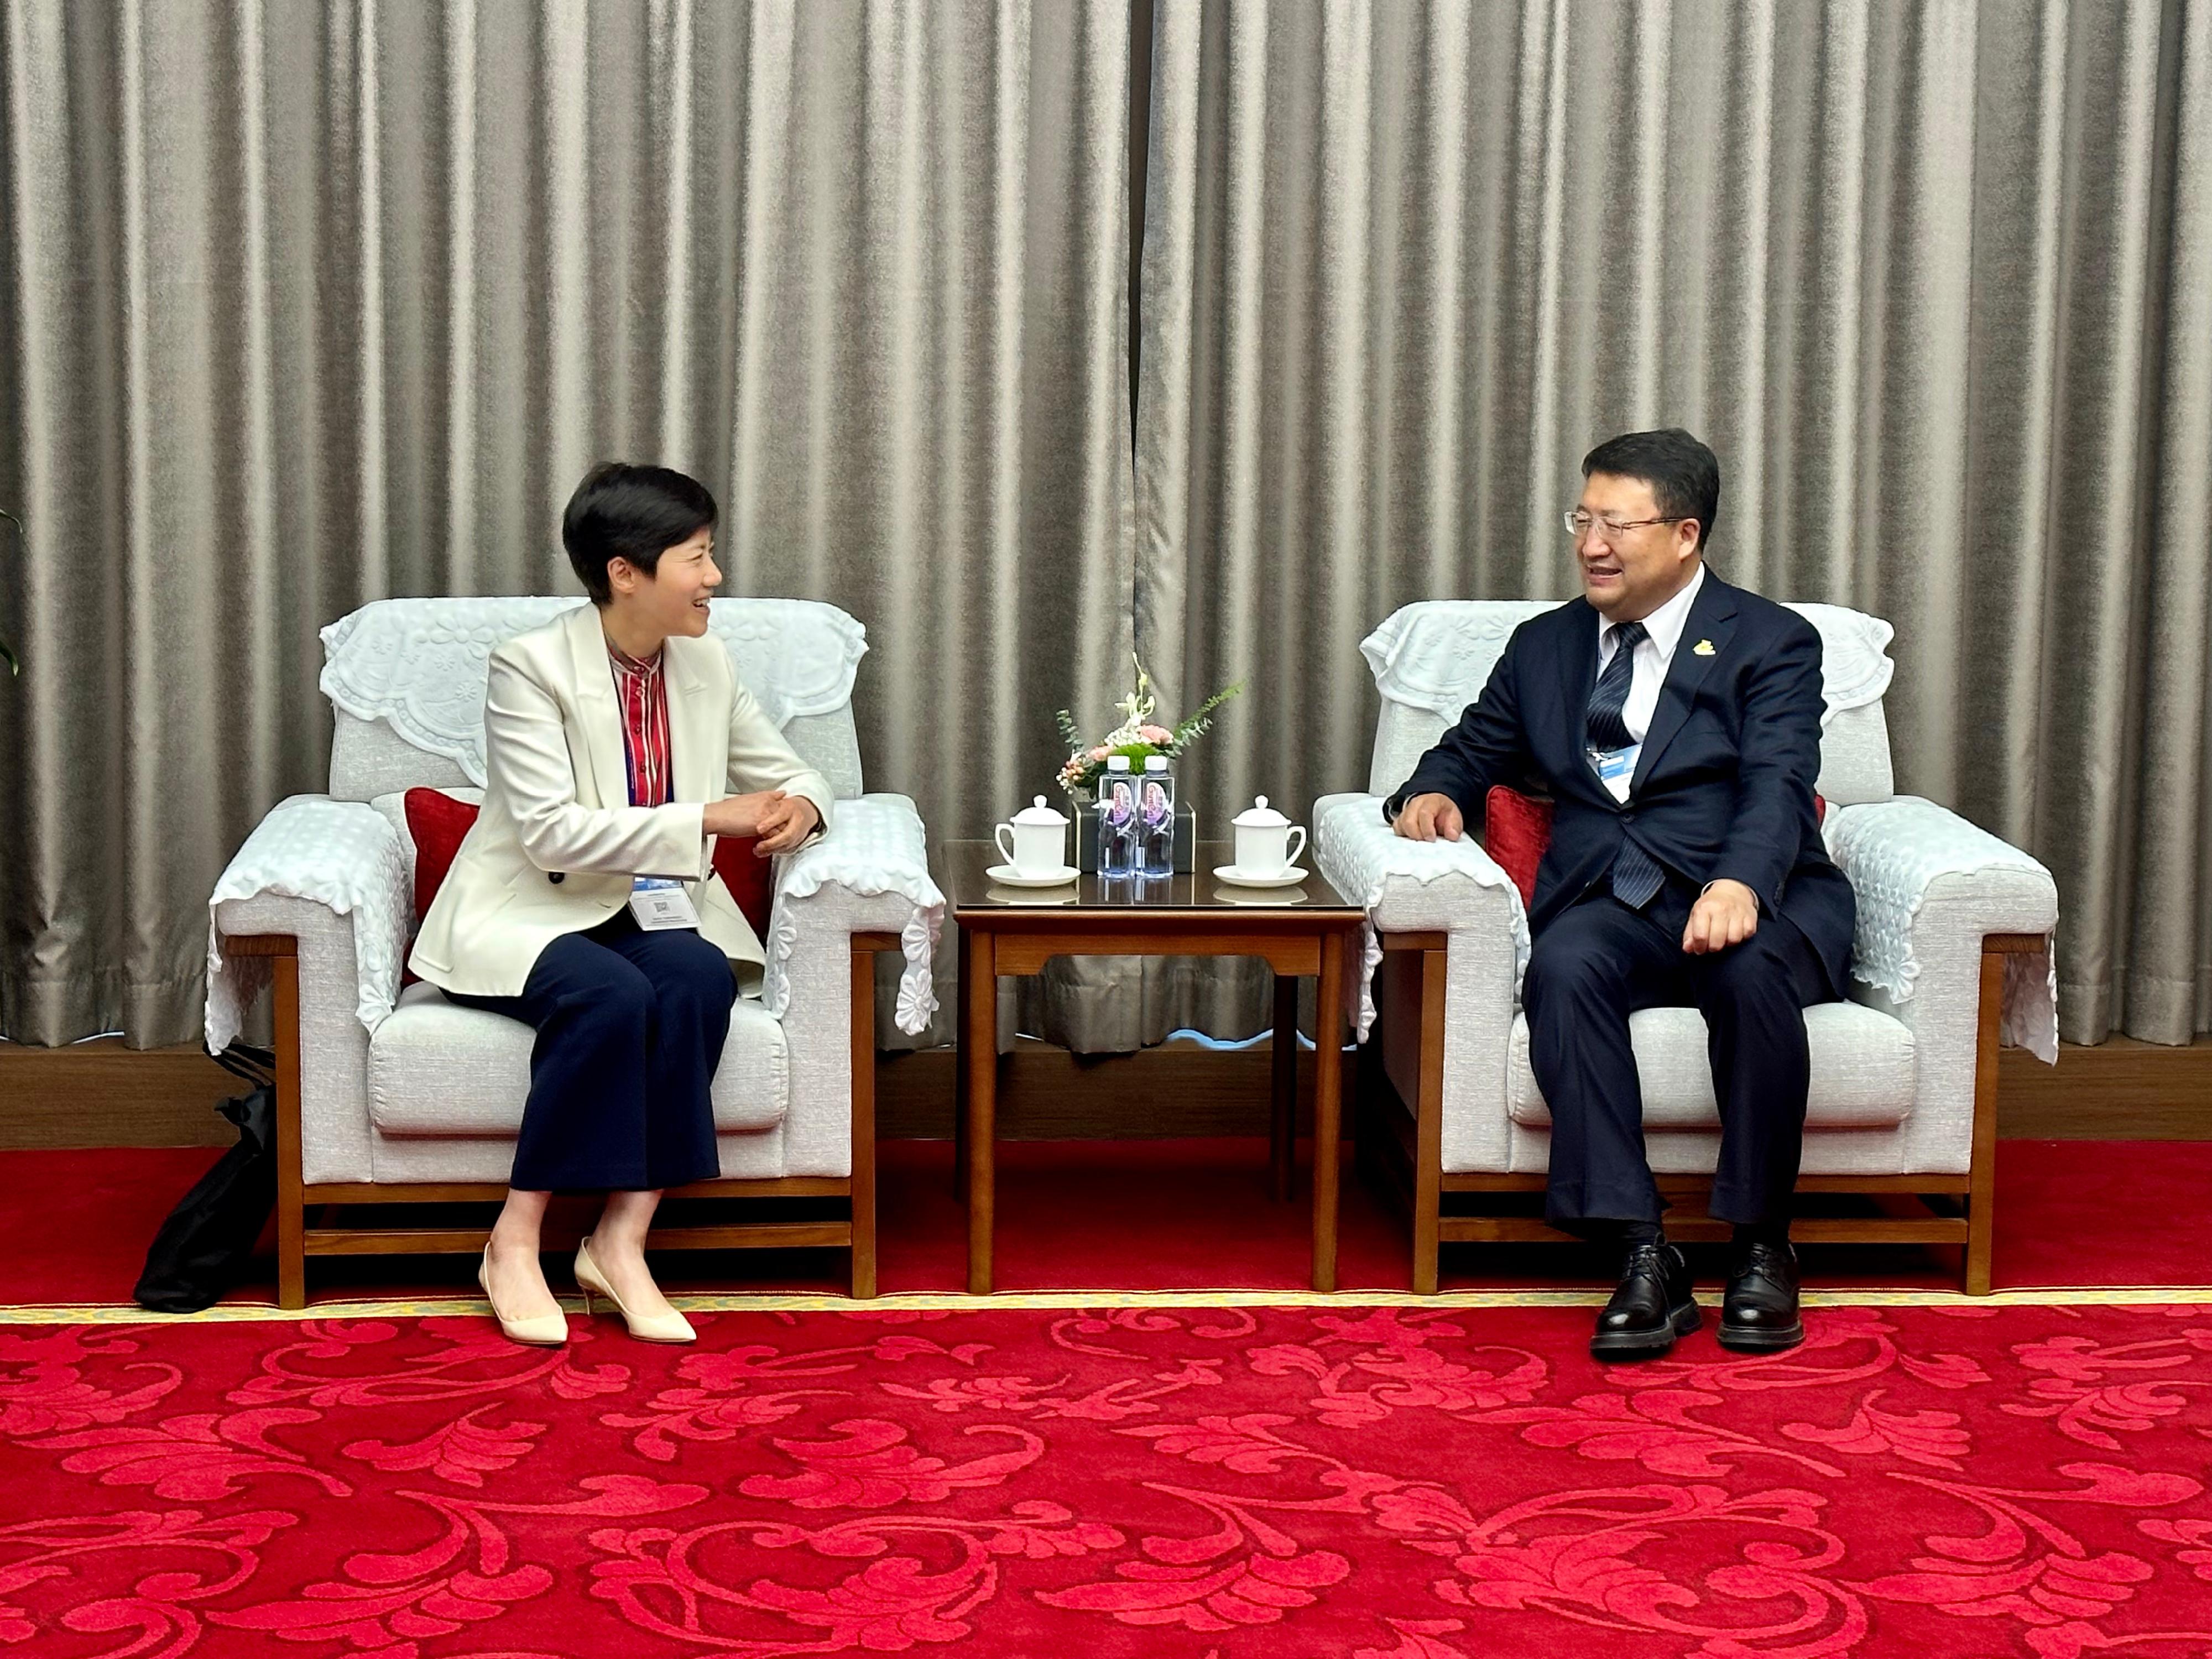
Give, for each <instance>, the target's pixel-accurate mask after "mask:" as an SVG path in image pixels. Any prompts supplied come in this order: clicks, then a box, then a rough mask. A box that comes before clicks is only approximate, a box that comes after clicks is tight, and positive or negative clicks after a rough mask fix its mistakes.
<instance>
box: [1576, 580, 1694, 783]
mask: <svg viewBox="0 0 2212 1659" xmlns="http://www.w3.org/2000/svg"><path fill="white" fill-rule="evenodd" d="M1703 586H1705V562H1704V561H1702V560H1700V561H1699V564H1698V568H1697V573H1696V574H1694V575H1692V577H1691V578H1690V580H1688V581H1687V582H1686V583H1685V584H1683V586H1682V591H1681V592H1679V593H1677V594H1675V595H1674V598H1673V599H1669V600H1668V601H1667V603H1666V604H1664V605H1661V606H1660V607H1659V608H1658V609H1657V610H1656V611H1653V612H1652V613H1651V614H1650V616H1648V617H1644V638H1643V639H1642V640H1640V641H1638V643H1637V647H1636V660H1635V663H1634V664H1633V665H1632V667H1631V668H1630V670H1629V675H1630V678H1629V682H1628V701H1627V702H1626V703H1625V704H1623V705H1622V707H1621V710H1620V720H1621V724H1622V725H1624V726H1626V727H1627V728H1628V736H1629V740H1630V741H1631V742H1632V743H1635V744H1639V745H1640V744H1642V743H1643V741H1644V733H1645V732H1649V731H1650V729H1651V716H1652V714H1653V713H1654V712H1655V711H1656V709H1657V708H1658V707H1659V689H1660V688H1661V687H1662V686H1663V685H1664V684H1666V683H1667V669H1668V665H1670V664H1672V663H1673V662H1674V647H1676V646H1678V645H1680V643H1681V642H1682V629H1683V628H1684V626H1685V625H1686V623H1688V622H1689V620H1690V606H1691V605H1692V604H1694V603H1695V602H1696V600H1697V597H1698V590H1699V588H1701V587H1703ZM1618 629H1620V623H1613V622H1607V620H1606V619H1605V618H1604V617H1599V618H1598V623H1597V671H1598V676H1599V678H1604V675H1605V670H1606V665H1607V664H1608V663H1610V662H1611V661H1612V660H1613V651H1614V649H1615V641H1614V638H1613V635H1614V634H1615V632H1616V631H1617V630H1618ZM1590 684H1592V685H1593V686H1595V684H1597V681H1596V680H1592V681H1591V682H1590ZM1632 772H1633V769H1631V770H1630V771H1629V772H1624V773H1622V774H1621V775H1620V776H1619V777H1617V778H1607V779H1606V780H1604V782H1605V787H1607V789H1609V790H1611V791H1612V792H1613V799H1615V800H1619V801H1625V800H1626V799H1628V786H1629V784H1630V783H1631V781H1632Z"/></svg>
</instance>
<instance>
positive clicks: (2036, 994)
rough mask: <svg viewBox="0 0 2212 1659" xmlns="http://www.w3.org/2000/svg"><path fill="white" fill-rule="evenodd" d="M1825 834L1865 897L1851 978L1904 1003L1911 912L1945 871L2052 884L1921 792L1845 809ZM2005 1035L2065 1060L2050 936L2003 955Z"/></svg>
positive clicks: (1913, 968)
mask: <svg viewBox="0 0 2212 1659" xmlns="http://www.w3.org/2000/svg"><path fill="white" fill-rule="evenodd" d="M1821 834H1822V836H1823V837H1824V838H1825V839H1826V842H1827V845H1828V855H1829V856H1830V857H1831V858H1832V859H1834V860H1835V861H1836V863H1837V864H1838V866H1840V867H1841V868H1842V870H1843V871H1844V874H1846V875H1847V876H1849V877H1850V883H1851V891H1852V892H1853V893H1854V894H1855V895H1856V896H1857V899H1858V924H1857V928H1856V930H1855V931H1854V932H1853V933H1852V936H1851V977H1852V978H1854V979H1857V980H1859V981H1863V982H1864V983H1866V984H1868V985H1871V986H1873V987H1875V988H1876V989H1878V990H1881V991H1885V992H1887V993H1888V994H1889V995H1891V996H1892V997H1893V998H1895V999H1896V1000H1898V1001H1899V1002H1903V1001H1905V1000H1907V999H1908V998H1910V997H1911V995H1912V990H1913V982H1914V981H1915V980H1916V979H1917V978H1918V976H1919V973H1920V964H1919V963H1917V962H1915V961H1914V960H1913V957H1912V919H1913V917H1915V916H1916V915H1918V914H1919V913H1920V906H1921V904H1922V902H1923V901H1924V900H1925V899H1926V897H1927V896H1928V889H1929V885H1930V884H1932V883H1933V882H1934V881H1935V880H1936V878H1937V877H1938V876H1945V875H1971V874H1973V873H1974V872H1978V871H1982V870H2015V871H2018V872H2021V874H2023V875H2027V876H2031V877H2033V878H2037V879H2038V880H2039V882H2040V883H2041V884H2044V885H2045V886H2046V887H2048V886H2050V885H2051V872H2049V871H2047V870H2045V868H2044V867H2043V866H2042V865H2040V864H2039V863H2038V862H2037V861H2036V860H2034V859H2033V858H2030V857H2029V856H2028V855H2027V854H2026V853H2023V852H2021V850H2020V848H2017V847H2014V846H2012V845H2010V844H2009V843H2008V842H2002V841H1999V840H1998V839H1997V838H1996V836H1993V835H1991V834H1990V832H1989V831H1988V830H1986V829H1981V828H1979V827H1978V826H1977V825H1975V824H1972V823H1968V822H1967V821H1966V819H1965V818H1962V817H1960V816H1959V815H1958V814H1957V813H1956V812H1954V811H1949V810H1948V809H1947V808H1944V807H1941V806H1938V805H1936V804H1935V803H1934V802H1933V801H1928V800H1923V799H1920V798H1919V797H1918V796H1917V795H1899V796H1898V797H1897V798H1896V799H1894V800H1886V801H1874V802H1870V803H1869V804H1867V805H1863V806H1842V807H1838V808H1837V809H1835V810H1834V811H1832V812H1830V813H1829V814H1828V817H1827V821H1826V823H1824V824H1823V825H1822V826H1821ZM2053 890H2054V891H2055V889H2053ZM2023 931H2034V930H2033V929H2023ZM2003 1036H2004V1041H2005V1042H2009V1043H2013V1044H2015V1045H2016V1046H2018V1047H2020V1048H2026V1049H2027V1050H2028V1052H2029V1053H2031V1054H2034V1055H2035V1056H2036V1057H2037V1058H2038V1059H2039V1060H2043V1061H2044V1062H2045V1064H2046V1065H2049V1064H2055V1063H2056V1062H2057V1059H2058V972H2057V964H2056V962H2055V960H2054V958H2053V956H2052V953H2051V938H2050V936H2049V934H2047V933H2046V934H2045V938H2044V941H2043V949H2042V950H2040V951H2022V952H2020V953H2019V954H2016V955H2013V956H2008V957H2006V958H2005V985H2004V1019H2003Z"/></svg>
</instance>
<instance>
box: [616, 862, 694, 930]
mask: <svg viewBox="0 0 2212 1659" xmlns="http://www.w3.org/2000/svg"><path fill="white" fill-rule="evenodd" d="M629 913H630V915H633V916H635V917H636V918H637V925H638V927H640V928H641V930H642V931H644V932H646V933H665V931H667V930H668V929H669V928H671V927H697V926H698V925H699V912H698V911H697V910H696V909H695V908H693V907H692V903H691V895H690V894H689V893H687V892H685V891H684V884H683V883H682V882H680V881H677V880H675V879H673V878H670V877H666V876H639V877H636V878H634V879H633V880H632V881H631V883H630V888H629Z"/></svg>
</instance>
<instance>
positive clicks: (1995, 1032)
mask: <svg viewBox="0 0 2212 1659" xmlns="http://www.w3.org/2000/svg"><path fill="white" fill-rule="evenodd" d="M2007 954H2008V952H2006V951H1991V950H1988V949H1984V951H1983V952H1982V982H1981V1007H1980V1008H1979V1010H1978V1015H1979V1019H1978V1029H1977V1030H1976V1034H1975V1042H1974V1139H1973V1163H1972V1165H1971V1166H1970V1167H1971V1173H1970V1175H1969V1176H1968V1177H1967V1184H1968V1191H1967V1198H1966V1262H1965V1273H1964V1279H1965V1288H1966V1294H1967V1295H1968V1296H1987V1295H1988V1294H1989V1293H1990V1285H1991V1279H1990V1263H1991V1258H1992V1256H1993V1255H1994V1253H1995V1250H1994V1247H1995V1245H1996V1198H1997V1192H1996V1189H1997V1042H1998V1036H1999V1029H2000V1026H2001V1024H2002V1020H2003V1018H2004V975H2005V957H2006V955H2007Z"/></svg>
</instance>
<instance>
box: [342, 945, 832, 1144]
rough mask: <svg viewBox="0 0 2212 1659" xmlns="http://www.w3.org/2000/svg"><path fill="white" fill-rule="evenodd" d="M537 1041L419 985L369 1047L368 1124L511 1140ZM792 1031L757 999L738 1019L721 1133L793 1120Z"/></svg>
mask: <svg viewBox="0 0 2212 1659" xmlns="http://www.w3.org/2000/svg"><path fill="white" fill-rule="evenodd" d="M535 1041H536V1034H535V1033H534V1032H533V1031H532V1030H531V1029H530V1027H528V1026H527V1025H525V1024H523V1023H522V1022H521V1021H520V1020H519V1019H508V1018H507V1017H506V1016H504V1015H502V1014H492V1013H486V1012H483V1010H482V1009H478V1008H463V1007H460V1006H458V1005H456V1004H454V1003H451V1002H448V1001H447V1000H446V999H445V996H444V995H443V994H442V993H441V992H440V991H439V990H438V988H437V987H435V986H433V985H427V984H422V983H417V984H414V985H410V986H409V987H407V988H406V989H405V990H404V991H403V992H401V993H400V994H399V1005H398V1007H397V1008H396V1009H394V1010H393V1011H392V1015H391V1017H390V1018H387V1019H386V1020H385V1022H384V1023H383V1024H380V1025H379V1026H378V1027H377V1028H376V1033H375V1035H374V1036H372V1037H371V1038H370V1039H369V1042H368V1115H369V1121H371V1122H373V1123H374V1125H375V1126H376V1128H377V1132H378V1133H380V1134H386V1135H469V1136H493V1135H496V1136H501V1137H504V1138H506V1139H510V1140H511V1139H513V1138H514V1136H515V1135H516V1134H517V1133H520V1130H521V1127H522V1105H523V1102H524V1100H525V1099H526V1098H527V1097H528V1096H529V1093H530V1050H531V1047H532V1043H533V1042H535ZM789 1088H790V1083H789V1066H788V1063H787V1058H786V1052H785V1045H784V1031H783V1027H782V1025H781V1024H779V1023H778V1022H777V1021H776V1020H775V1018H772V1017H771V1016H770V1015H769V1012H768V1010H766V1009H765V1008H763V1007H762V1006H761V1005H760V1004H759V1003H758V1002H757V1001H756V1000H754V999H752V998H750V997H739V998H738V1001H737V1005H736V1006H735V1007H733V1008H732V1010H731V1011H730V1035H729V1040H728V1041H727V1042H725V1043H723V1045H722V1063H721V1064H720V1066H718V1067H716V1068H715V1072H714V1090H713V1099H714V1129H715V1133H718V1134H757V1133H760V1132H761V1131H763V1130H765V1129H772V1128H774V1127H775V1126H776V1125H777V1124H779V1123H781V1122H782V1121H783V1111H784V1102H785V1100H786V1099H787V1097H788V1094H789Z"/></svg>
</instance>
